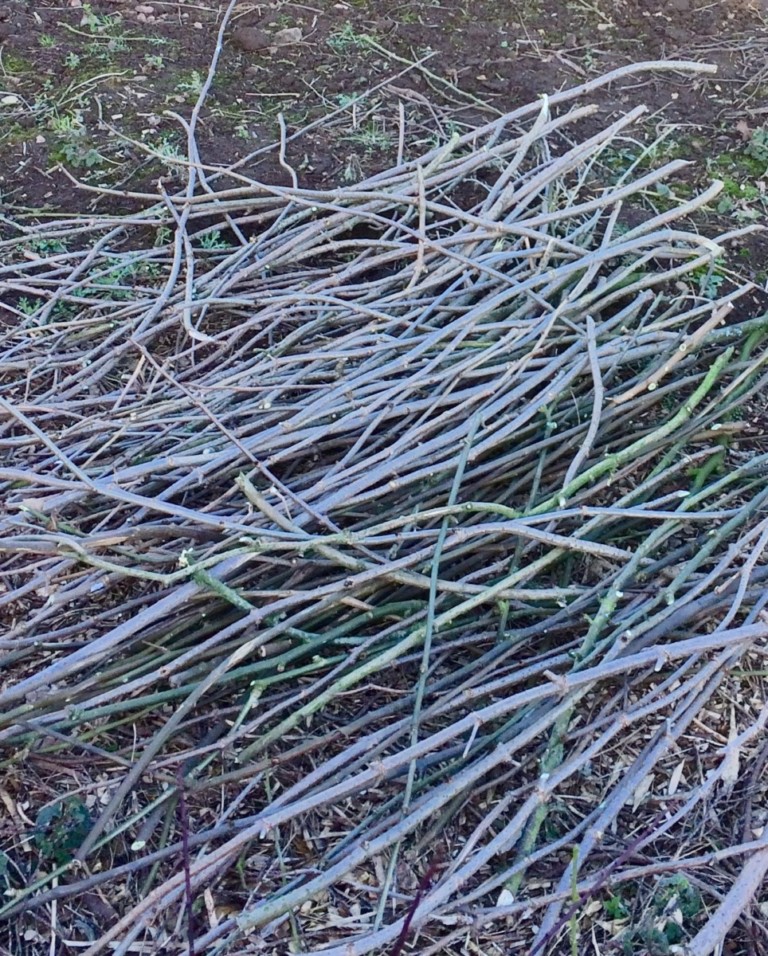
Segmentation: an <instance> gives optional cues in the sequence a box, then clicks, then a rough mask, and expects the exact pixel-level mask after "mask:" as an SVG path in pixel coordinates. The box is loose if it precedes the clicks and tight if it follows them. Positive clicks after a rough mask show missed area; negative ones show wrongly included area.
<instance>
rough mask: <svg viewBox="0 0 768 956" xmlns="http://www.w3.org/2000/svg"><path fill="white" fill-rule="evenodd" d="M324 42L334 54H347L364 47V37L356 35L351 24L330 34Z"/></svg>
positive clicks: (360, 34)
mask: <svg viewBox="0 0 768 956" xmlns="http://www.w3.org/2000/svg"><path fill="white" fill-rule="evenodd" d="M326 42H327V43H328V46H329V47H330V48H331V49H332V50H333V52H334V53H338V54H342V53H349V52H350V50H355V49H358V50H359V49H361V48H363V47H365V45H366V36H365V34H363V33H358V32H357V31H356V30H355V28H354V26H353V25H352V24H351V23H345V24H344V26H343V27H340V28H339V29H338V30H335V31H334V32H333V33H331V34H330V36H329V37H328V39H327V41H326Z"/></svg>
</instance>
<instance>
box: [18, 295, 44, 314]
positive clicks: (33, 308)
mask: <svg viewBox="0 0 768 956" xmlns="http://www.w3.org/2000/svg"><path fill="white" fill-rule="evenodd" d="M16 308H17V309H18V310H19V312H23V313H24V315H34V314H35V312H37V310H38V309H39V308H40V300H39V299H29V298H27V296H25V295H23V296H22V297H21V298H20V299H19V301H18V302H17V303H16Z"/></svg>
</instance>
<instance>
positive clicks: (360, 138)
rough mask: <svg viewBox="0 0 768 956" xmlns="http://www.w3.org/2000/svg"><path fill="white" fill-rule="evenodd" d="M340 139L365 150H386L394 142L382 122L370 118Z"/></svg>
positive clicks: (375, 118)
mask: <svg viewBox="0 0 768 956" xmlns="http://www.w3.org/2000/svg"><path fill="white" fill-rule="evenodd" d="M342 139H345V140H347V142H349V143H354V144H355V145H357V146H362V147H364V148H365V149H367V150H371V149H388V148H389V147H390V146H392V145H393V143H394V141H395V140H394V136H393V135H392V133H390V132H389V130H387V128H386V127H385V125H384V121H383V120H381V119H378V118H377V117H372V118H371V119H369V120H368V121H367V122H366V123H364V124H363V125H361V126H358V127H357V128H356V129H353V130H352V131H351V132H350V133H347V134H346V136H343V137H342Z"/></svg>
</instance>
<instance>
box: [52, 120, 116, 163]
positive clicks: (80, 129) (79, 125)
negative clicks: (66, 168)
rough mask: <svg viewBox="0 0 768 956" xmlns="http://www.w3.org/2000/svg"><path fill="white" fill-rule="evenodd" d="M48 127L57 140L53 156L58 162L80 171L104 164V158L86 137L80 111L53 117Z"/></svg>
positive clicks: (86, 131)
mask: <svg viewBox="0 0 768 956" xmlns="http://www.w3.org/2000/svg"><path fill="white" fill-rule="evenodd" d="M48 125H49V127H50V129H51V130H52V132H53V133H54V135H55V136H56V139H57V140H58V146H57V148H56V149H55V150H54V151H53V155H54V157H55V158H57V159H58V160H59V161H61V162H67V163H69V164H70V165H71V166H75V167H77V168H81V169H93V167H94V166H99V165H101V164H102V163H103V162H104V157H103V156H102V155H101V153H100V152H99V151H98V150H97V149H96V148H95V147H94V146H93V144H92V142H91V141H90V139H89V137H88V130H87V129H86V126H85V122H84V121H83V114H82V112H81V111H80V110H75V112H73V113H63V114H60V115H56V116H53V117H51V119H50V121H49V123H48Z"/></svg>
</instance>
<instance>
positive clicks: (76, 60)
mask: <svg viewBox="0 0 768 956" xmlns="http://www.w3.org/2000/svg"><path fill="white" fill-rule="evenodd" d="M80 62H81V60H80V57H79V56H78V55H77V53H75V52H73V51H72V50H70V52H69V53H67V55H66V56H65V57H64V66H66V67H67V68H68V69H70V70H76V69H77V68H78V66H80Z"/></svg>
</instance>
